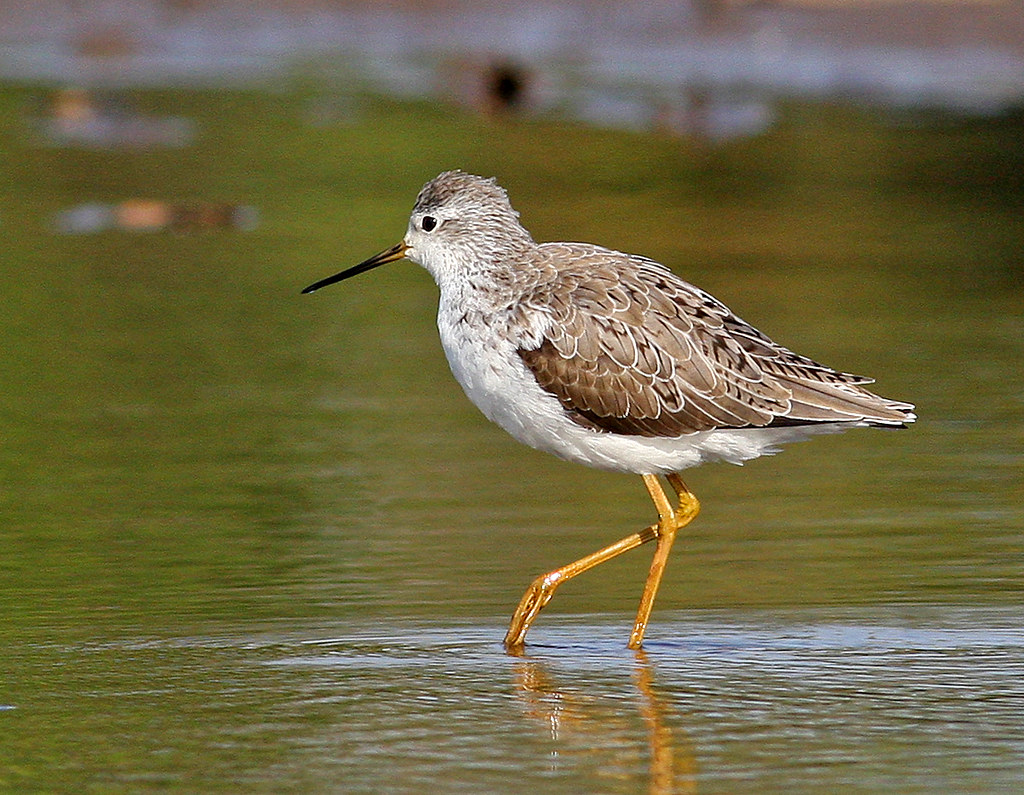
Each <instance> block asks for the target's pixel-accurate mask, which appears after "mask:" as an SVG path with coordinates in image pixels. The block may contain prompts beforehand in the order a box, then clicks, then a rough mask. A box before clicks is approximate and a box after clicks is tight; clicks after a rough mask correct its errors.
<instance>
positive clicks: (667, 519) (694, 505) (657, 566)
mask: <svg viewBox="0 0 1024 795" xmlns="http://www.w3.org/2000/svg"><path fill="white" fill-rule="evenodd" d="M643 478H644V485H645V486H647V491H648V492H650V495H651V499H652V500H653V501H654V507H655V508H657V509H658V524H657V525H655V527H656V528H657V533H658V537H657V546H656V547H655V550H654V560H652V561H651V570H650V573H648V575H647V583H646V584H645V585H644V592H643V595H642V596H641V597H640V609H639V610H637V613H636V623H635V624H634V625H633V633H632V634H631V635H630V636H629V643H628V644H627V645H628V646H629V648H631V649H639V648H640V645H641V644H642V643H643V640H644V632H645V631H646V630H647V621H648V620H649V619H650V617H651V610H652V609H654V597H655V596H657V595H658V586H660V585H661V575H662V574H664V573H665V564H666V563H667V562H668V554H669V552H671V551H672V543H673V542H674V541H675V540H676V532H677V531H678V530H679V529H680V528H682V527H685V526H686V525H688V524H689V523H690V522H692V521H693V519H694V517H695V516H696V515H697V514H698V513H699V512H700V503H699V502H697V498H696V497H695V496H693V492H691V491H690V490H689V489H688V488H686V484H685V483H683V479H682V478H681V477H679V475H677V474H675V473H671V474H669V475H666V476H665V478H666V479H667V480H668V482H669V484H670V485H671V486H672V488H673V490H674V491H675V492H676V495H677V496H678V497H679V507H678V508H673V507H672V504H671V503H670V502H669V500H668V497H666V496H665V490H664V489H663V488H662V487H661V483H659V482H658V478H657V477H656V476H655V475H644V476H643Z"/></svg>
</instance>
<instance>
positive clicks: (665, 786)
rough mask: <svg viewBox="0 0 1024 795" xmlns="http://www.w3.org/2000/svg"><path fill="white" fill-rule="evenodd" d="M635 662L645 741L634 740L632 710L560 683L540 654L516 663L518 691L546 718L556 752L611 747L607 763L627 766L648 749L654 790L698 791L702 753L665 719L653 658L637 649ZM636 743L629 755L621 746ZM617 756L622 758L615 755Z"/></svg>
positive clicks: (662, 794) (655, 794) (531, 711)
mask: <svg viewBox="0 0 1024 795" xmlns="http://www.w3.org/2000/svg"><path fill="white" fill-rule="evenodd" d="M635 655H636V656H635V659H636V666H635V668H634V671H633V683H634V685H635V686H636V690H637V696H638V698H637V699H636V700H635V701H636V704H637V707H638V710H637V711H638V712H639V715H640V718H641V719H642V721H643V724H644V725H645V726H646V728H647V736H646V747H645V748H641V747H639V746H637V744H636V743H635V742H632V741H633V740H635V739H638V738H636V737H635V732H634V731H633V728H632V726H633V725H635V721H634V720H633V716H632V715H629V714H625V713H624V712H623V711H622V709H621V706H622V705H623V704H625V703H628V702H619V701H617V702H616V709H614V710H613V711H609V710H608V709H607V708H606V707H602V705H601V703H600V700H599V697H598V696H597V695H591V694H587V693H585V692H583V691H582V690H580V689H579V687H578V680H577V683H574V685H573V686H572V687H568V688H566V687H561V686H560V685H559V684H558V682H557V681H556V680H555V678H554V677H552V676H551V675H550V673H549V671H548V670H547V668H546V667H545V666H544V665H543V664H542V663H541V662H539V661H537V660H530V659H525V658H521V659H520V660H518V661H517V662H516V664H515V669H514V671H515V685H516V693H517V695H518V696H519V697H520V699H521V701H522V705H523V708H524V712H525V714H526V715H527V716H528V717H529V718H531V719H534V720H536V721H537V722H538V723H541V724H543V725H544V726H545V727H546V729H547V730H548V732H549V734H550V738H551V741H552V742H553V743H555V745H556V748H555V750H554V751H553V752H552V758H553V759H557V758H558V757H567V756H571V755H574V752H578V753H588V754H595V753H606V754H607V755H608V757H609V759H608V760H607V763H606V765H603V766H608V767H614V766H618V767H627V766H631V762H632V761H633V758H634V757H635V756H639V755H641V754H644V753H645V752H646V754H647V755H648V756H649V758H650V784H649V787H648V791H649V792H650V793H652V795H667V794H668V793H694V792H696V791H697V759H696V756H695V754H694V749H693V746H692V744H691V742H690V740H689V738H687V737H686V736H685V735H682V736H679V730H678V729H677V730H676V732H675V734H674V733H673V730H672V728H670V727H669V725H668V722H667V720H666V718H667V716H668V714H669V710H668V708H667V705H666V703H665V699H664V698H663V696H662V695H661V694H660V693H659V692H658V689H657V687H656V685H655V683H654V673H653V668H652V666H651V663H650V660H649V659H648V657H647V655H646V654H645V653H644V652H643V651H637V652H635ZM627 747H628V748H631V749H633V752H630V753H629V754H628V756H627V757H626V758H622V749H623V748H627ZM612 757H618V758H612Z"/></svg>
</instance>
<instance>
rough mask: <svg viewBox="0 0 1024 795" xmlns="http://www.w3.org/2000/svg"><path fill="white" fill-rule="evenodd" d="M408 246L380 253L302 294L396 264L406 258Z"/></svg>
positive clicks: (313, 285)
mask: <svg viewBox="0 0 1024 795" xmlns="http://www.w3.org/2000/svg"><path fill="white" fill-rule="evenodd" d="M408 248H409V247H408V246H407V245H405V243H404V242H403V243H399V244H398V245H397V246H392V247H391V248H389V249H387V250H385V251H382V252H380V254H374V255H373V256H372V257H370V258H369V259H368V260H364V261H363V262H360V263H359V264H358V265H353V266H352V267H351V268H349V269H348V270H344V271H342V272H341V273H336V274H334V275H333V276H328V277H327V278H326V279H321V280H320V281H318V282H314V283H313V284H311V285H309V287H307V288H306V289H305V290H303V291H302V294H303V295H305V294H306V293H311V292H313V291H314V290H319V289H320V288H321V287H326V286H327V285H328V284H334V283H335V282H340V281H344V280H345V279H348V278H351V277H352V276H358V275H359V274H360V273H366V271H369V270H373V269H374V268H376V267H377V266H378V265H386V264H387V263H389V262H394V261H395V260H396V259H402V258H403V257H405V252H406V251H407V250H408Z"/></svg>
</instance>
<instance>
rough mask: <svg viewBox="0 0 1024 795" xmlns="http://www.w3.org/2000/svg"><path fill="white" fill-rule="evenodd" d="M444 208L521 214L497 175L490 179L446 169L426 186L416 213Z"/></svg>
mask: <svg viewBox="0 0 1024 795" xmlns="http://www.w3.org/2000/svg"><path fill="white" fill-rule="evenodd" d="M441 207H451V208H456V209H458V208H459V207H465V208H467V209H477V210H479V211H483V212H488V211H490V212H495V211H497V212H502V211H503V212H504V213H509V214H511V215H512V217H514V218H518V217H519V213H517V212H516V211H515V210H513V209H512V205H511V203H509V200H508V193H506V192H505V189H504V188H503V187H501V186H500V185H499V184H498V183H497V181H496V180H495V179H494V178H493V177H492V178H490V179H486V178H484V177H478V176H476V175H475V174H467V173H466V172H465V171H459V170H455V171H445V172H444V173H442V174H438V175H437V176H436V177H434V178H433V179H432V180H430V182H428V183H427V184H426V185H424V186H423V189H422V190H421V191H420V193H419V196H417V197H416V204H415V206H414V207H413V212H416V213H426V212H430V211H431V210H437V209H439V208H441Z"/></svg>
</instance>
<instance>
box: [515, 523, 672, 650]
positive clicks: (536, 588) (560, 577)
mask: <svg viewBox="0 0 1024 795" xmlns="http://www.w3.org/2000/svg"><path fill="white" fill-rule="evenodd" d="M657 537H658V525H651V526H650V527H648V528H646V529H644V530H641V531H640V532H639V533H633V534H632V535H629V536H626V537H625V538H624V539H622V540H621V541H617V542H616V543H614V544H611V545H610V546H607V547H605V548H604V549H599V550H598V551H597V552H594V553H592V554H590V555H587V556H586V557H583V558H580V559H579V560H577V561H574V562H572V563H570V564H568V565H567V566H562V567H561V568H558V569H555V570H554V571H551V572H548V573H547V574H542V575H541V576H540V577H538V578H537V579H536V580H534V581H533V583H531V585H530V587H529V588H527V589H526V593H525V594H523V598H522V599H521V600H520V601H519V607H517V608H516V612H515V613H514V614H513V615H512V621H511V623H510V624H509V627H508V632H507V633H506V635H505V648H506V649H507V650H508V651H509V652H511V653H516V652H519V651H521V650H522V648H523V643H524V642H525V641H526V633H527V631H528V630H529V629H530V624H532V623H533V620H534V619H535V618H537V615H538V614H539V613H540V611H541V609H542V608H543V607H544V605H546V604H547V603H548V602H550V601H551V597H552V596H554V595H555V589H556V588H558V586H559V585H561V584H562V583H563V582H565V581H566V580H571V579H572V578H573V577H576V576H577V575H579V574H582V573H583V572H585V571H587V570H589V569H592V568H594V566H598V565H600V564H602V563H604V562H605V561H606V560H611V559H612V558H614V557H618V556H619V555H621V554H622V553H623V552H628V551H629V550H631V549H635V548H636V547H638V546H640V545H641V544H646V543H647V542H648V541H653V540H654V539H655V538H657Z"/></svg>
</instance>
